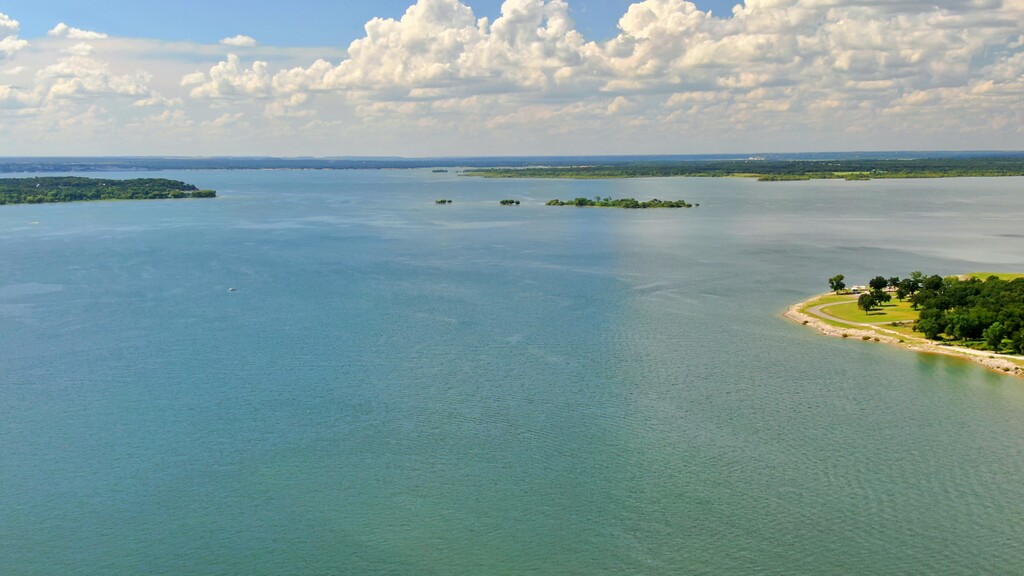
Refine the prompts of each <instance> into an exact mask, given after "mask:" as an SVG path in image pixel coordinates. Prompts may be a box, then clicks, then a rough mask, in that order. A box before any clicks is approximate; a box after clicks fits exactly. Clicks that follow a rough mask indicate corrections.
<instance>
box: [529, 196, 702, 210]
mask: <svg viewBox="0 0 1024 576" xmlns="http://www.w3.org/2000/svg"><path fill="white" fill-rule="evenodd" d="M517 204H518V202H517ZM547 205H548V206H579V207H585V206H594V207H598V208H692V207H693V206H695V205H694V204H688V203H687V202H686V201H685V200H658V199H657V198H654V199H652V200H646V201H643V202H640V201H638V200H636V199H635V198H618V199H615V200H612V199H611V198H601V197H600V196H595V197H594V199H593V200H591V199H590V198H576V199H574V200H567V201H562V200H557V199H555V200H549V201H548V202H547ZM696 206H700V204H696Z"/></svg>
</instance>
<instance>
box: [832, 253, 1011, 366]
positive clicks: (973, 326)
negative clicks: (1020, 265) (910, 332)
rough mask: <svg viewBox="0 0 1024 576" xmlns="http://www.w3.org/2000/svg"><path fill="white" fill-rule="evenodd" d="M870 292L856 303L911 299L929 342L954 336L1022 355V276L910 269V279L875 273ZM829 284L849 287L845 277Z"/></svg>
mask: <svg viewBox="0 0 1024 576" xmlns="http://www.w3.org/2000/svg"><path fill="white" fill-rule="evenodd" d="M869 286H870V288H871V291H870V292H867V293H864V294H862V295H861V296H860V297H859V298H858V300H857V305H858V306H860V307H861V308H863V309H864V310H865V311H867V310H870V309H872V308H874V307H875V306H877V305H878V304H881V303H882V302H887V301H888V300H889V298H891V296H890V294H889V293H887V292H885V289H886V288H888V289H889V290H890V292H892V293H894V294H895V296H896V298H898V299H900V300H906V299H909V300H910V302H911V304H912V305H913V307H914V308H915V309H916V310H919V311H920V314H919V316H918V319H917V321H916V322H915V323H914V329H915V330H916V331H918V332H921V333H922V334H924V336H925V337H926V338H928V339H930V340H954V341H960V342H961V343H963V344H965V345H968V346H971V347H974V348H980V349H984V350H993V351H995V352H1012V353H1015V354H1024V277H1019V278H1015V279H1013V280H1002V279H1000V278H998V277H996V276H990V277H988V278H987V279H985V280H981V279H978V278H970V279H967V280H962V279H960V278H958V277H955V276H951V277H947V278H943V277H942V276H939V275H937V274H936V275H932V276H925V275H924V274H923V273H921V272H912V273H911V274H910V276H909V277H908V278H903V279H900V278H899V277H892V278H884V277H882V276H876V277H875V278H874V279H872V280H871V282H870V283H869ZM829 287H831V288H832V289H833V290H834V291H836V292H839V291H842V290H843V289H845V288H846V286H845V284H844V282H843V276H842V275H839V276H834V277H832V278H830V279H829Z"/></svg>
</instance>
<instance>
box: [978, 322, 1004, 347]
mask: <svg viewBox="0 0 1024 576" xmlns="http://www.w3.org/2000/svg"><path fill="white" fill-rule="evenodd" d="M981 334H982V337H983V338H984V339H985V343H986V344H988V346H989V348H991V349H993V350H995V351H996V352H998V351H999V349H1000V348H1002V346H1003V338H1006V337H1007V336H1009V334H1008V333H1007V330H1006V329H1005V328H1004V327H1003V324H1002V323H1001V322H995V323H993V324H992V325H991V326H989V327H988V328H985V330H984V331H983V332H982V333H981Z"/></svg>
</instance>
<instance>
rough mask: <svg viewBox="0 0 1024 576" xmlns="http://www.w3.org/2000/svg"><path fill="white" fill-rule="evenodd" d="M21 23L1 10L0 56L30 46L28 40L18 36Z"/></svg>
mask: <svg viewBox="0 0 1024 576" xmlns="http://www.w3.org/2000/svg"><path fill="white" fill-rule="evenodd" d="M20 30H21V25H20V24H19V23H18V21H17V20H15V19H13V18H11V17H10V16H8V15H6V14H4V13H3V12H0V58H4V57H8V56H11V55H12V54H14V53H15V52H17V51H18V50H21V49H22V48H24V47H26V46H28V41H27V40H22V39H21V38H18V32H19V31H20Z"/></svg>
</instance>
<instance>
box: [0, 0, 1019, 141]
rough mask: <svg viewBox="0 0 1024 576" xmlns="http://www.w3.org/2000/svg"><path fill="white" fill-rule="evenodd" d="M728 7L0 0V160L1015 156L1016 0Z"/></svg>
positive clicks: (793, 1) (588, 1)
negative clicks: (964, 152) (851, 153)
mask: <svg viewBox="0 0 1024 576" xmlns="http://www.w3.org/2000/svg"><path fill="white" fill-rule="evenodd" d="M712 1H714V2H716V3H715V4H712V3H711V2H712ZM467 2H468V4H467ZM731 4H732V3H731V2H728V3H723V2H720V1H719V0H700V1H699V2H698V3H696V4H694V3H691V2H688V1H687V0H603V1H601V0H465V1H462V0H378V1H375V2H327V1H312V0H292V1H290V2H274V3H270V2H253V1H247V2H242V1H239V0H220V1H218V2H209V3H207V2H202V3H201V2H196V1H184V2H177V3H172V2H160V3H153V2H128V1H126V0H92V1H90V2H81V3H70V2H59V3H55V2H45V1H29V0H7V1H6V2H4V3H3V6H2V7H0V155H66V154H68V155H70V154H85V155H95V154H100V155H111V154H157V155H165V154H174V155H224V154H235V155H251V154H274V155H285V156H288V155H296V156H298V155H312V156H334V155H364V156H365V155H404V156H446V155H515V154H523V155H531V154H671V153H677V154H691V153H692V154H697V153H754V152H797V151H843V150H938V149H941V150H951V149H988V150H996V149H1003V150H1005V149H1014V150H1017V149H1021V148H1022V147H1024V0H903V1H901V2H882V1H878V0H746V2H745V3H744V4H742V5H740V6H739V7H738V8H737V9H736V12H735V13H734V12H733V11H732V6H731ZM708 10H711V11H712V13H709V12H708ZM481 18H486V20H485V21H481Z"/></svg>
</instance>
